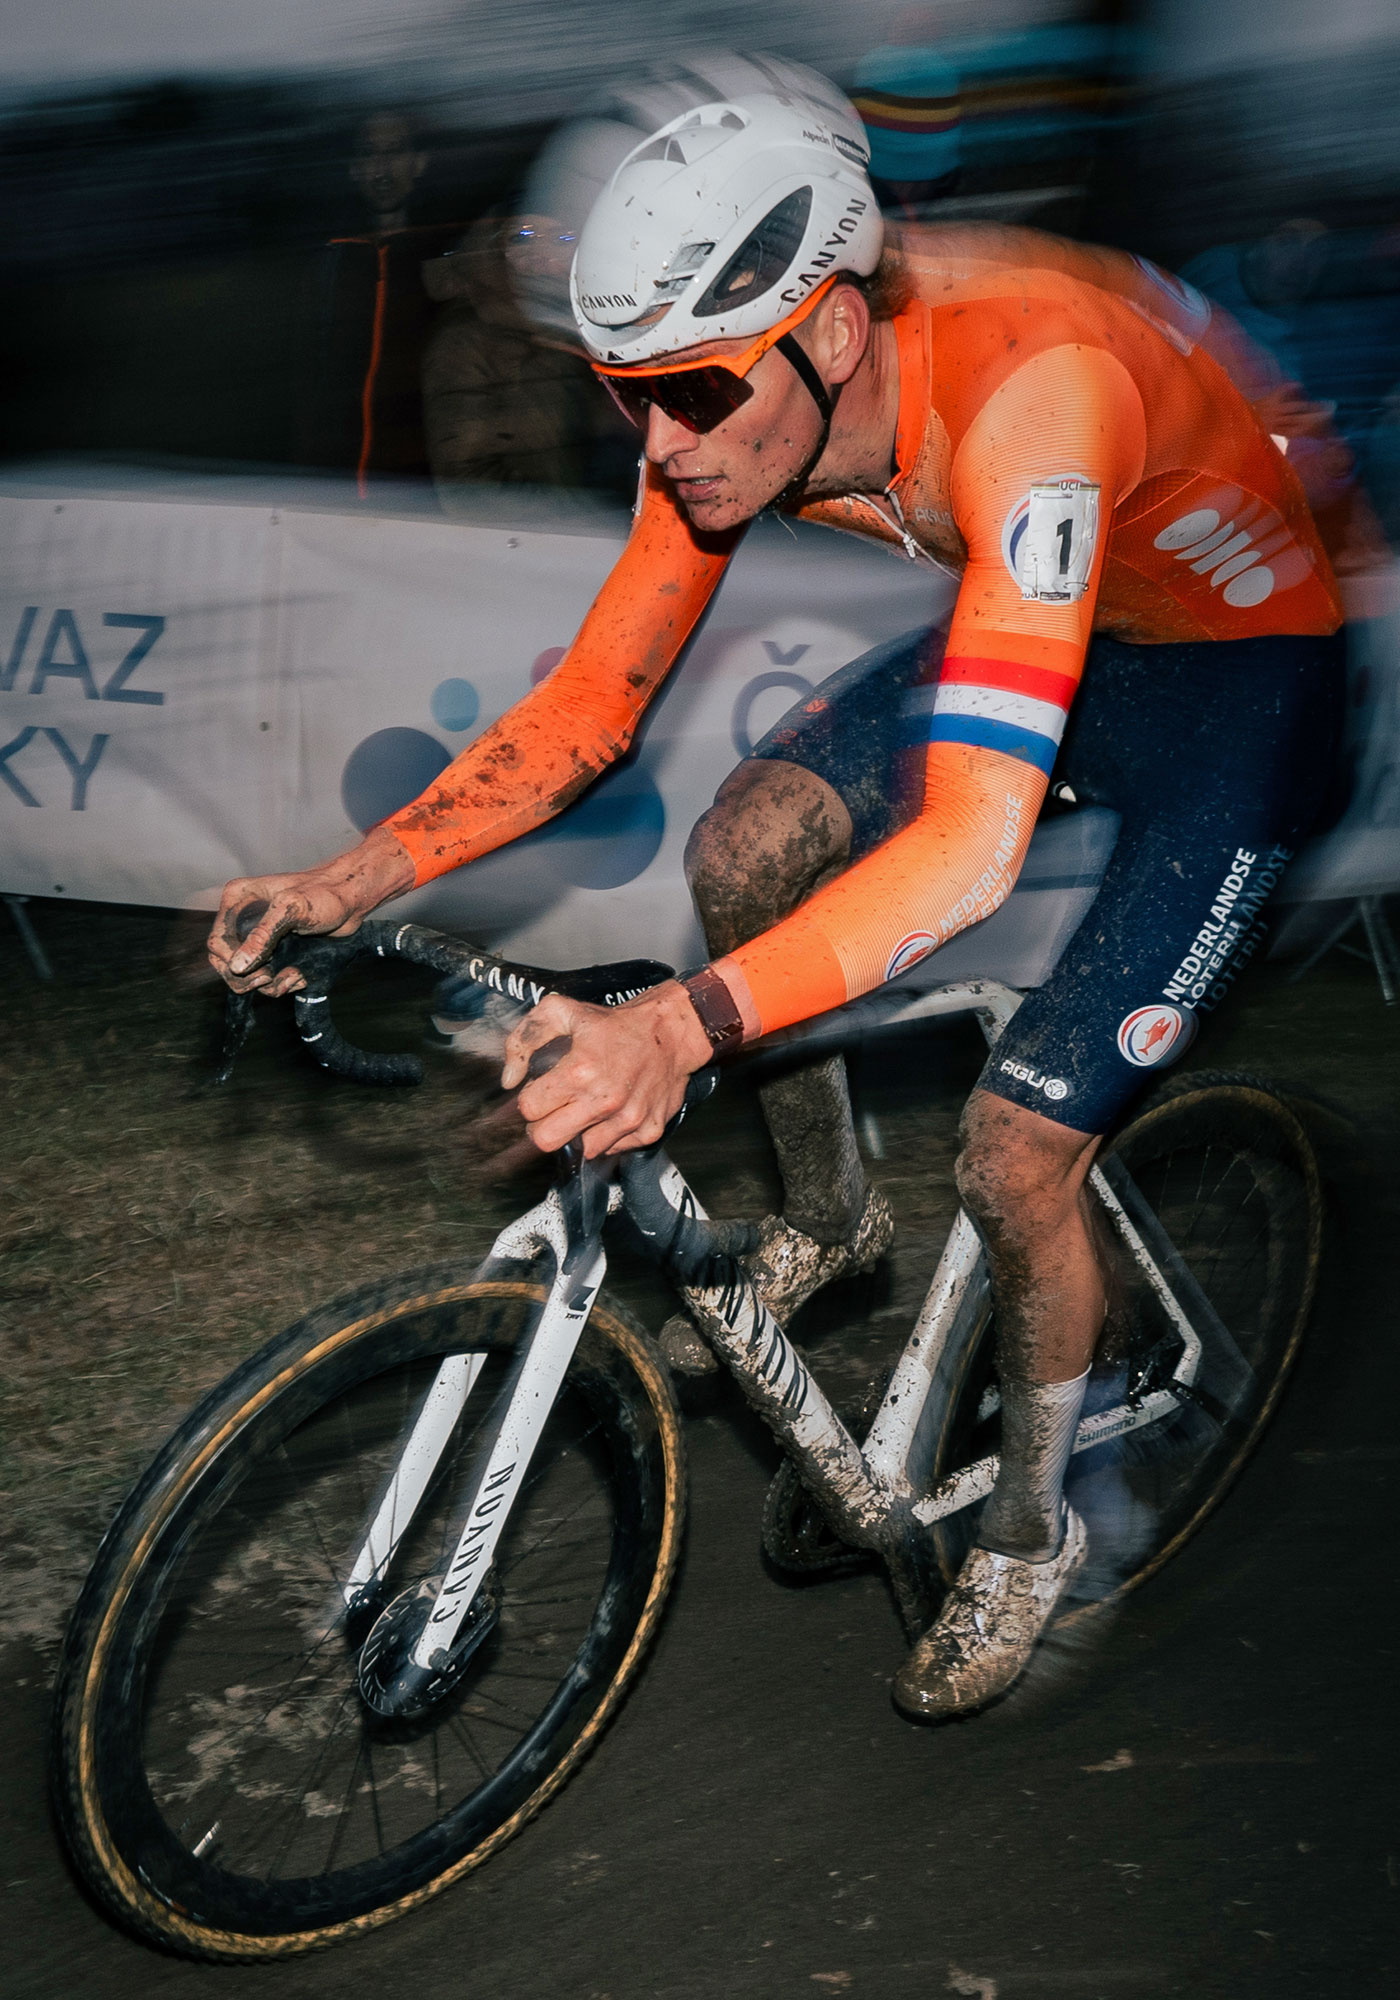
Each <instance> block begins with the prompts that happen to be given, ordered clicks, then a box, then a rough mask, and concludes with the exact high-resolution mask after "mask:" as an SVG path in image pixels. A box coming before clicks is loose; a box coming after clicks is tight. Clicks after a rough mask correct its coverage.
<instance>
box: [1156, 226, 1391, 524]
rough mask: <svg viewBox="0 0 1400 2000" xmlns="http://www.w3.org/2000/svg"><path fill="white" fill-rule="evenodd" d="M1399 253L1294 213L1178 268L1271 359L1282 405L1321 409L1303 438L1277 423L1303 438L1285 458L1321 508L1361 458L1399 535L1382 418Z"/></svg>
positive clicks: (1283, 427)
mask: <svg viewBox="0 0 1400 2000" xmlns="http://www.w3.org/2000/svg"><path fill="white" fill-rule="evenodd" d="M1397 250H1400V240H1397V239H1396V238H1395V237H1394V236H1393V235H1386V234H1378V233H1377V232H1375V231H1373V230H1350V231H1334V230H1329V229H1328V228H1327V226H1326V224H1324V223H1323V222H1320V221H1318V220H1317V219H1316V218H1314V217H1311V216H1295V217H1291V218H1290V219H1288V220H1287V221H1284V222H1281V223H1279V224H1278V225H1277V226H1276V227H1275V228H1273V229H1271V230H1269V231H1267V232H1266V233H1265V234H1264V235H1262V236H1259V237H1256V238H1254V239H1252V240H1248V241H1246V242H1243V243H1225V244H1219V245H1217V246H1216V247H1215V248H1214V249H1211V250H1207V251H1205V252H1203V253H1202V254H1201V255H1200V256H1198V257H1195V258H1193V259H1192V260H1191V261H1190V262H1189V263H1188V264H1186V265H1184V266H1183V271H1182V274H1183V276H1185V277H1187V278H1189V279H1190V280H1191V281H1192V282H1193V283H1194V284H1197V285H1199V286H1200V288H1201V289H1202V291H1204V292H1206V293H1207V294H1208V295H1209V296H1210V297H1211V298H1213V299H1214V300H1216V302H1217V303H1218V304H1220V305H1223V306H1225V307H1226V308H1227V309H1228V310H1229V311H1230V312H1231V313H1233V315H1234V316H1235V318H1236V319H1237V320H1239V322H1240V323H1241V325H1242V326H1244V327H1245V329H1246V330H1247V331H1248V332H1249V334H1250V335H1251V336H1252V337H1253V339H1254V340H1255V341H1256V342H1258V344H1259V345H1260V346H1261V347H1263V348H1264V349H1266V351H1267V352H1268V353H1269V354H1270V355H1271V356H1272V357H1273V359H1274V361H1275V362H1276V363H1277V365H1278V369H1279V373H1280V377H1281V378H1282V379H1281V382H1280V383H1279V385H1277V386H1276V388H1275V390H1274V396H1275V398H1276V399H1281V406H1282V404H1283V403H1286V402H1287V401H1288V400H1289V399H1290V398H1292V399H1293V400H1294V401H1295V402H1297V403H1298V404H1299V405H1300V407H1301V406H1303V405H1310V406H1311V408H1312V410H1313V411H1314V412H1315V416H1314V419H1313V421H1311V422H1309V423H1308V424H1306V425H1304V426H1303V427H1302V434H1301V436H1300V435H1299V427H1298V426H1297V425H1296V424H1295V425H1291V426H1290V424H1289V423H1287V422H1274V423H1271V425H1270V428H1271V429H1274V430H1276V431H1283V432H1286V433H1287V434H1289V435H1290V436H1291V437H1292V436H1298V437H1299V442H1298V444H1297V446H1296V447H1295V445H1293V444H1290V446H1289V459H1290V461H1291V462H1294V463H1295V464H1296V465H1297V469H1298V472H1299V476H1300V477H1301V478H1302V479H1303V483H1304V485H1305V487H1307V488H1308V497H1309V499H1310V501H1311V502H1312V505H1313V508H1314V511H1315V512H1316V511H1319V510H1320V509H1322V508H1325V507H1327V506H1328V505H1330V504H1333V501H1334V500H1335V498H1336V497H1338V496H1339V494H1340V492H1341V490H1342V487H1343V486H1344V485H1349V484H1350V481H1351V478H1352V474H1353V472H1354V468H1355V466H1356V464H1357V463H1358V462H1359V464H1360V466H1361V469H1362V472H1363V475H1364V477H1365V478H1366V482H1367V484H1368V486H1369V488H1370V490H1371V492H1372V496H1373V498H1374V499H1375V501H1376V502H1377V504H1378V507H1379V510H1380V512H1381V515H1382V517H1383V519H1384V520H1385V522H1386V525H1387V528H1388V529H1389V531H1390V533H1391V535H1392V538H1393V536H1394V521H1395V518H1396V512H1397V508H1396V495H1395V492H1394V480H1395V468H1394V465H1393V463H1392V458H1393V448H1392V446H1391V439H1390V436H1389V432H1388V427H1387V417H1388V414H1389V411H1390V409H1391V406H1392V405H1391V399H1392V397H1393V395H1394V387H1395V384H1396V380H1397V376H1400V257H1398V256H1397V254H1396V252H1397ZM1314 489H1316V490H1314Z"/></svg>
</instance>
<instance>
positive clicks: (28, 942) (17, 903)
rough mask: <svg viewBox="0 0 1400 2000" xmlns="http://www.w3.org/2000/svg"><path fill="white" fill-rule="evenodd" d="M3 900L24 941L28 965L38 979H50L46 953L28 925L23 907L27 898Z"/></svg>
mask: <svg viewBox="0 0 1400 2000" xmlns="http://www.w3.org/2000/svg"><path fill="white" fill-rule="evenodd" d="M4 900H5V902H6V903H7V904H8V905H9V909H10V915H11V916H12V917H13V918H14V920H15V929H16V930H17V931H18V932H19V934H20V937H21V938H22V939H23V940H24V948H25V950H26V951H27V952H28V953H29V963H30V964H31V965H32V966H33V968H34V971H35V974H36V975H37V977H38V978H40V979H52V978H53V967H52V966H51V965H50V964H49V957H48V953H47V952H46V951H45V950H44V947H43V946H42V945H41V944H40V942H39V935H38V932H37V931H36V930H35V928H34V926H33V924H31V923H30V921H29V912H28V910H26V909H25V907H24V906H25V904H26V903H27V902H28V901H29V898H28V896H6V897H5V899H4Z"/></svg>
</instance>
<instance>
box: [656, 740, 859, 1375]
mask: <svg viewBox="0 0 1400 2000" xmlns="http://www.w3.org/2000/svg"><path fill="white" fill-rule="evenodd" d="M851 831H852V829H851V816H850V813H849V812H848V810H847V808H846V805H845V803H844V802H843V800H842V798H841V796H840V794H839V793H838V792H837V791H836V789H835V787H834V786H832V785H830V784H828V783H827V782H826V780H825V779H824V778H821V777H819V776H818V775H817V774H816V773H815V772H814V771H811V770H809V769H807V767H806V766H805V765H802V764H795V763H788V762H785V761H783V760H781V759H766V758H751V759H749V760H747V761H746V762H745V763H743V764H741V765H740V766H739V768H738V769H737V770H736V771H734V772H733V773H732V775H731V776H730V777H729V778H728V779H726V781H725V783H724V784H723V785H722V786H721V787H720V790H719V793H718V795H717V797H716V799H715V803H714V805H713V806H712V807H711V808H710V810H709V811H708V812H707V813H705V814H704V815H703V816H702V818H701V819H700V820H699V821H698V822H697V824H696V827H695V830H694V832H693V833H692V835H691V838H690V844H689V846H688V848H687V851H686V872H687V875H688V877H689V880H690V885H691V889H692V892H693V894H694V896H695V901H696V906H697V908H698V909H699V912H700V918H701V922H702V924H703V925H704V930H705V938H706V942H707V943H708V945H709V948H710V950H711V951H712V952H713V953H714V954H715V955H716V956H719V955H721V954H723V953H724V952H726V951H731V950H732V949H733V948H734V946H735V945H737V944H741V943H744V942H746V941H747V940H748V939H749V938H753V937H757V936H758V935H759V934H760V932H762V931H765V930H768V929H769V928H770V927H771V926H772V925H773V924H776V923H778V922H780V921H781V920H782V918H784V917H785V916H787V915H788V914H789V913H790V912H791V911H792V910H794V909H795V908H796V907H797V905H798V904H799V903H800V902H802V900H803V899H804V897H806V896H809V895H810V894H811V893H812V891H813V890H814V889H816V888H819V887H820V886H821V884H822V883H823V882H826V881H828V880H830V878H831V877H832V876H833V875H837V874H839V873H840V872H841V870H842V869H843V868H844V867H846V865H847V864H848V862H849V860H850V856H851ZM759 1101H760V1104H761V1106H762V1109H763V1115H764V1118H765V1119H766V1121H767V1124H768V1130H769V1133H770V1135H771V1137H772V1140H773V1147H774V1151H775V1152H776V1154H777V1158H778V1168H779V1171H780V1173H781V1175H782V1182H783V1212H782V1215H781V1216H770V1217H768V1218H766V1219H765V1221H764V1222H763V1223H762V1224H761V1225H760V1230H759V1243H758V1248H757V1251H756V1252H755V1253H754V1255H753V1257H752V1258H751V1259H748V1260H746V1261H747V1262H748V1263H749V1268H750V1270H751V1271H752V1273H753V1276H754V1280H755V1282H756V1284H757V1286H758V1290H759V1292H760V1294H761V1296H762V1298H763V1300H764V1303H765V1304H766V1305H767V1306H768V1308H769V1310H770V1311H771V1312H773V1313H774V1314H775V1315H776V1317H777V1318H778V1319H779V1320H782V1321H786V1320H787V1319H789V1318H790V1317H791V1316H792V1314H793V1313H795V1312H796V1311H797V1309H798V1307H799V1306H800V1305H801V1304H802V1302H803V1301H804V1299H806V1298H808V1297H810V1295H811V1294H812V1293H813V1292H814V1291H815V1290H816V1289H817V1288H818V1286H820V1285H823V1284H826V1283H827V1282H829V1281H830V1280H831V1279H832V1278H835V1277H839V1276H840V1275H841V1274H842V1273H843V1272H845V1271H849V1270H852V1269H859V1268H865V1267H866V1266H868V1265H869V1264H871V1263H873V1262H874V1261H875V1259H876V1258H878V1257H880V1256H882V1255H883V1254H884V1252H885V1251H886V1250H887V1249H888V1248H889V1244H890V1241H891V1239H892V1237H893V1234H894V1223H893V1218H892V1217H891V1215H890V1212H889V1207H888V1204H887V1203H886V1202H885V1199H884V1197H883V1196H882V1195H881V1194H880V1193H879V1191H878V1190H877V1189H874V1188H871V1187H869V1186H868V1185H867V1183H866V1178H865V1169H864V1167H863V1166H862V1164H861V1158H860V1153H859V1150H858V1148H857V1146H856V1135H855V1127H854V1124H853V1122H852V1118H851V1100H850V1093H849V1090H848V1088H847V1083H846V1064H845V1059H844V1058H843V1057H842V1056H839V1055H835V1056H828V1057H826V1058H824V1059H822V1060H820V1061H817V1062H808V1063H802V1064H799V1065H798V1066H797V1067H795V1068H793V1069H791V1070H789V1071H787V1073H786V1074H784V1075H782V1076H779V1077H774V1078H772V1079H771V1080H770V1081H769V1082H767V1083H765V1084H762V1085H761V1086H760V1088H759ZM677 1342H681V1343H683V1342H684V1336H683V1334H682V1333H681V1331H680V1329H679V1328H674V1329H673V1341H672V1346H673V1347H674V1350H675V1351H674V1352H673V1357H672V1358H673V1360H675V1361H676V1362H677V1363H678V1365H681V1366H683V1367H684V1366H687V1365H693V1364H694V1363H695V1362H697V1361H698V1360H699V1359H700V1357H699V1355H698V1354H692V1353H691V1352H690V1350H689V1348H688V1347H687V1346H686V1345H684V1344H682V1345H677V1344H676V1343H677Z"/></svg>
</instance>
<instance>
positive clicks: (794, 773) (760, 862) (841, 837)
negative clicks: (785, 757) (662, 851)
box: [685, 759, 850, 928]
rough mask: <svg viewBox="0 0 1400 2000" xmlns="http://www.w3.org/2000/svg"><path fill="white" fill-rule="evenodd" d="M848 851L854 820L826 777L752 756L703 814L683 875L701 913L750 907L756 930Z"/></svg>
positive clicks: (688, 848) (784, 909) (797, 898)
mask: <svg viewBox="0 0 1400 2000" xmlns="http://www.w3.org/2000/svg"><path fill="white" fill-rule="evenodd" d="M849 851H850V816H849V814H848V813H847V812H846V809H845V807H844V806H843V805H842V803H841V800H840V798H839V797H838V795H837V794H836V792H835V791H834V790H833V789H832V788H831V786H829V785H828V784H827V783H826V782H825V780H824V779H821V778H818V777H817V776H816V775H815V774H814V773H813V772H811V771H807V770H805V769H804V768H803V767H802V766H800V765H796V764H783V763H778V762H769V761H766V760H763V759H750V760H749V761H747V762H745V763H743V764H741V765H740V766H739V768H738V769H737V770H736V771H735V772H733V773H732V775H731V776H730V777H729V778H727V779H726V780H725V782H724V784H723V785H722V786H721V787H720V790H719V794H718V796H717V797H716V799H715V802H714V804H713V805H712V806H711V807H710V808H709V810H708V811H707V812H704V813H702V814H701V815H700V817H699V819H698V820H697V821H696V822H695V825H694V827H693V828H692V830H691V835H690V839H689V841H688V842H687V843H686V850H685V873H686V879H687V881H688V882H689V884H690V888H691V893H692V894H693V895H694V897H695V900H696V903H697V904H698V905H699V908H700V911H701V913H702V915H705V914H709V913H711V912H718V911H725V912H732V911H734V910H735V908H736V905H738V904H743V905H744V906H745V907H746V908H747V907H748V906H750V905H751V906H752V910H751V915H752V920H753V922H754V923H755V924H756V925H757V926H758V928H764V927H766V926H767V925H768V924H770V923H772V922H775V921H776V920H777V918H778V917H780V916H782V915H785V914H786V913H787V910H789V909H790V908H792V907H793V906H794V904H796V903H797V902H799V901H800V900H801V899H802V897H803V896H805V895H807V894H808V893H809V892H810V891H811V889H812V888H813V887H814V885H815V884H816V882H817V881H818V880H820V879H821V877H822V876H823V875H824V874H825V873H826V872H827V871H828V870H830V869H831V868H832V867H833V866H834V865H840V863H841V862H842V861H843V860H844V859H845V857H846V856H847V855H848V854H849Z"/></svg>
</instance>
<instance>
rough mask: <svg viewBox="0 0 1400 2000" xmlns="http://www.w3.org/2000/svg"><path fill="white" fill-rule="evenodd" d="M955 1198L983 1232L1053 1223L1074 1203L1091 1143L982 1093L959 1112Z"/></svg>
mask: <svg viewBox="0 0 1400 2000" xmlns="http://www.w3.org/2000/svg"><path fill="white" fill-rule="evenodd" d="M961 1140H962V1146H961V1150H960V1152H959V1154H958V1158H957V1161H956V1164H955V1168H954V1173H955V1177H956V1180H957V1186H958V1194H959V1196H960V1198H961V1200H962V1204H963V1206H964V1208H966V1210H967V1212H968V1214H969V1215H970V1216H972V1218H973V1220H974V1221H975V1222H976V1223H977V1224H978V1225H979V1226H980V1227H981V1228H982V1229H983V1231H984V1232H991V1233H992V1234H994V1235H997V1234H1002V1233H1005V1232H1010V1233H1011V1234H1016V1233H1018V1232H1019V1231H1020V1230H1022V1229H1026V1230H1037V1229H1040V1228H1044V1227H1048V1226H1053V1225H1054V1224H1055V1223H1056V1222H1057V1221H1058V1220H1060V1219H1062V1218H1063V1216H1064V1214H1065V1213H1066V1212H1067V1211H1068V1210H1069V1209H1072V1208H1073V1207H1074V1206H1075V1204H1076V1203H1077V1202H1078V1200H1079V1196H1080V1189H1081V1188H1082V1186H1083V1181H1084V1174H1085V1171H1086V1169H1087V1159H1086V1154H1087V1155H1088V1156H1090V1157H1092V1152H1093V1149H1094V1147H1095V1145H1096V1144H1097V1141H1096V1140H1094V1139H1093V1138H1091V1137H1089V1136H1087V1135H1086V1134H1084V1133H1080V1132H1073V1131H1070V1130H1069V1129H1068V1128H1066V1127H1063V1126H1057V1125H1054V1124H1052V1123H1051V1121H1050V1120H1048V1119H1045V1118H1041V1117H1038V1116H1037V1115H1036V1114H1035V1113H1034V1112H1025V1111H1022V1110H1021V1109H1020V1107H1019V1106H1018V1105H1014V1104H1008V1103H1006V1102H1005V1101H1004V1100H1002V1099H1000V1098H994V1097H991V1096H990V1095H988V1094H987V1093H983V1092H976V1093H974V1096H973V1098H972V1100H971V1101H970V1102H969V1105H968V1109H967V1111H966V1113H965V1114H964V1118H963V1126H962V1132H961Z"/></svg>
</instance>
